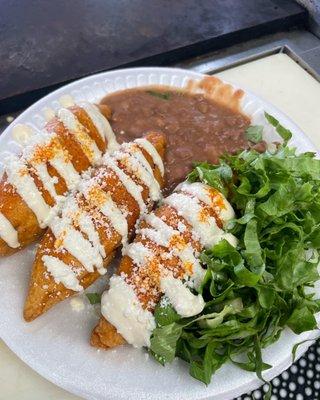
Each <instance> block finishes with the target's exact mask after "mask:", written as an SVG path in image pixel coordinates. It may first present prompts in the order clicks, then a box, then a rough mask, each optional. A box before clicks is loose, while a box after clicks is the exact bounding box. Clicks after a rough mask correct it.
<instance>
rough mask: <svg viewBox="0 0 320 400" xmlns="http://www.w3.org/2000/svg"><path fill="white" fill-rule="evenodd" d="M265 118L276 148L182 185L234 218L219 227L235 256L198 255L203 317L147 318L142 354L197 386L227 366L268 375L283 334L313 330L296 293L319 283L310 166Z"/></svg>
mask: <svg viewBox="0 0 320 400" xmlns="http://www.w3.org/2000/svg"><path fill="white" fill-rule="evenodd" d="M266 118H267V120H268V121H269V122H270V123H271V124H272V125H273V126H274V127H275V129H276V130H277V132H278V133H279V134H280V135H281V136H282V138H283V139H284V143H283V144H281V145H278V146H277V147H276V148H275V149H274V150H272V151H271V150H267V151H265V152H264V153H258V152H257V151H255V150H246V151H243V152H241V153H240V154H238V155H232V156H231V155H227V156H224V157H223V158H222V159H221V161H220V163H219V164H217V165H212V164H208V163H199V164H197V165H195V168H194V170H193V171H192V172H191V173H190V174H189V175H188V180H189V181H190V182H196V181H200V182H204V183H206V184H208V185H210V186H213V187H215V188H216V189H218V190H220V191H221V192H222V193H224V194H225V195H226V196H227V198H228V200H229V201H230V202H231V204H232V206H233V208H234V210H235V212H236V215H237V217H236V219H234V220H233V221H231V222H230V223H229V224H228V226H227V230H228V231H229V232H231V233H233V234H234V235H235V236H236V237H237V238H238V245H237V248H234V247H232V246H231V245H230V244H229V243H228V242H227V241H226V240H223V241H221V242H220V243H218V244H217V245H215V246H214V247H213V248H211V249H209V250H205V251H203V252H202V254H201V262H202V265H203V266H205V267H206V268H207V271H206V274H205V277H204V280H203V282H202V285H201V287H200V289H199V292H200V293H201V294H202V295H203V298H204V300H205V303H206V305H205V308H204V311H203V312H202V313H201V314H200V315H197V316H195V317H192V318H181V317H180V316H179V315H178V314H177V313H176V312H175V311H174V309H173V308H172V307H171V305H170V304H169V305H164V303H160V304H159V305H158V306H157V309H156V313H155V319H156V323H157V327H156V329H155V330H154V332H153V336H152V338H151V347H150V350H151V353H152V354H154V355H155V357H156V359H157V360H159V361H160V362H161V363H162V364H165V363H166V362H170V361H172V360H173V358H174V357H175V356H177V357H180V358H182V359H183V360H185V361H186V362H187V363H188V364H189V369H190V374H191V375H192V376H193V377H194V378H196V379H198V380H200V381H202V382H204V383H205V384H209V382H210V380H211V377H212V375H213V374H214V373H215V371H217V369H218V368H220V367H221V365H222V364H224V363H225V362H227V361H231V362H233V363H234V364H236V365H237V366H239V367H240V368H242V369H244V370H248V371H254V372H256V374H257V375H258V376H259V377H260V378H261V379H263V377H262V371H264V370H266V369H268V368H270V367H271V366H270V365H268V364H265V363H264V362H263V360H262V355H261V349H262V348H265V347H267V346H269V345H270V344H272V343H274V342H275V341H277V340H278V339H279V337H280V334H281V332H282V331H283V329H284V328H285V327H289V328H290V329H291V330H292V331H293V332H295V333H296V334H299V333H301V332H304V331H308V330H312V329H315V328H316V326H317V324H316V320H315V317H314V314H315V313H316V312H318V311H320V302H319V301H317V300H314V298H313V295H312V294H310V290H309V291H308V290H306V289H307V288H310V287H312V286H313V285H314V283H315V282H316V281H317V280H318V279H319V274H318V271H317V265H318V257H319V248H320V160H317V159H316V158H315V155H314V154H313V153H303V154H297V152H296V150H295V149H294V148H290V147H288V146H287V144H286V142H287V140H289V139H290V137H291V133H290V131H288V130H287V129H286V128H284V127H282V126H281V125H280V124H279V122H278V121H277V120H276V119H275V118H274V117H272V116H271V115H269V114H267V113H266ZM252 132H253V133H255V134H257V133H258V134H259V129H258V130H257V129H254V130H253V131H252ZM240 355H241V357H239V356H240ZM244 356H245V357H244ZM269 395H270V391H269V393H268V395H267V397H268V396H269Z"/></svg>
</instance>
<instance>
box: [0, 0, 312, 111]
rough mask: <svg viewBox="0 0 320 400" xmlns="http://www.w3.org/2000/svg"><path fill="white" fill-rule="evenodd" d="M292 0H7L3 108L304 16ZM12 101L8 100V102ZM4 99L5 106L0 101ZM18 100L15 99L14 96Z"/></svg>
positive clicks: (1, 17) (0, 68)
mask: <svg viewBox="0 0 320 400" xmlns="http://www.w3.org/2000/svg"><path fill="white" fill-rule="evenodd" d="M305 17H306V14H305V12H304V10H303V9H302V8H301V7H300V6H298V5H297V4H296V3H294V2H293V1H290V0H198V1H195V0H179V1H170V0H74V1H66V0H54V1H52V0H8V1H1V6H0V38H1V40H0V60H1V62H0V74H1V78H0V107H1V108H2V110H1V111H0V114H1V112H2V113H3V112H4V111H5V110H4V108H6V111H8V109H9V108H11V109H12V108H16V105H17V102H16V101H15V102H12V99H11V100H8V98H12V97H13V96H16V95H22V94H26V93H28V92H33V91H37V90H38V91H37V92H35V93H33V94H31V95H30V94H29V95H28V96H24V97H19V98H18V103H19V107H22V106H24V105H26V104H28V101H32V100H34V99H35V98H36V97H38V96H39V95H42V94H43V93H44V92H45V91H43V90H42V91H39V89H43V88H47V89H46V90H47V91H48V90H49V87H50V86H51V87H52V86H53V85H57V84H61V83H62V82H66V81H70V80H73V79H76V78H79V77H82V76H85V75H88V74H92V73H94V72H98V71H103V70H107V69H110V68H115V67H117V66H120V65H128V64H131V65H132V64H133V63H134V64H140V65H142V64H145V65H146V64H162V65H163V64H168V63H170V62H177V61H178V60H180V59H182V58H185V57H190V56H194V55H196V54H201V53H204V52H205V51H208V50H209V49H215V48H218V47H222V46H226V45H229V44H230V43H235V42H236V41H240V40H245V39H248V38H252V37H254V36H258V35H261V34H262V33H266V32H272V31H275V30H279V29H285V28H288V27H290V26H292V25H294V24H297V23H303V22H304V21H305ZM4 99H7V100H6V101H3V100H4ZM1 100H2V103H1ZM15 100H16V99H15Z"/></svg>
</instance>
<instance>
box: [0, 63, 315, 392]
mask: <svg viewBox="0 0 320 400" xmlns="http://www.w3.org/2000/svg"><path fill="white" fill-rule="evenodd" d="M160 71H161V72H167V73H169V74H172V73H174V72H178V73H183V74H185V76H186V77H187V78H189V79H192V78H195V79H199V80H200V79H201V78H203V77H204V76H206V74H202V73H199V72H195V71H192V70H187V69H183V68H174V67H134V68H121V69H115V70H112V71H104V72H100V73H97V74H93V75H89V76H87V77H84V78H81V79H79V80H76V81H73V82H71V83H68V84H66V85H63V86H61V87H60V88H58V89H56V90H54V91H52V92H50V93H48V94H47V95H46V96H44V97H42V98H41V99H39V100H38V101H36V102H35V103H33V104H32V105H30V106H29V107H28V108H27V109H26V110H24V111H23V112H22V113H21V114H20V115H19V116H18V117H17V118H16V119H15V120H14V121H13V123H11V124H10V125H9V126H8V127H7V128H6V129H5V130H4V131H3V133H2V135H1V137H0V142H3V141H6V140H7V136H9V134H10V131H11V129H12V128H13V126H15V125H16V124H18V123H21V121H23V120H24V119H25V118H26V117H28V115H30V114H32V112H33V111H34V110H35V109H37V108H40V107H41V106H42V107H45V106H46V105H47V104H48V102H49V101H50V100H51V99H53V98H55V97H58V96H59V95H60V94H62V93H64V92H65V91H66V90H69V89H70V91H71V90H72V89H74V88H77V86H80V85H85V84H86V83H89V82H90V81H93V80H95V79H97V80H100V79H103V78H109V77H110V78H112V76H113V75H115V76H117V75H119V74H120V75H122V74H124V75H125V74H130V73H137V72H141V73H146V72H148V73H157V72H160ZM209 76H210V75H209ZM219 79H220V78H219ZM222 82H224V83H227V84H230V85H231V86H232V87H233V88H236V89H238V88H239V86H238V85H236V84H234V83H233V82H232V81H225V80H222ZM143 86H145V85H143ZM134 87H139V85H138V86H134ZM172 87H174V86H173V85H172ZM241 89H242V90H243V91H244V92H245V93H247V94H248V95H249V96H251V97H252V98H254V99H256V100H257V101H259V102H261V103H263V106H264V107H265V108H266V109H267V110H272V112H273V113H274V114H276V116H277V118H279V119H280V120H282V119H284V120H285V121H286V122H285V123H286V125H287V126H288V127H289V129H291V130H293V131H294V132H295V133H296V134H297V135H299V136H301V138H302V139H303V141H304V142H305V143H306V144H307V145H308V146H309V147H311V148H313V149H314V151H315V152H316V153H317V154H318V155H319V152H318V150H317V148H316V146H315V145H314V144H313V143H312V141H311V140H310V139H309V137H307V136H306V134H305V133H304V132H303V131H302V129H301V128H300V127H299V126H298V125H297V124H296V123H295V122H294V121H293V120H292V119H291V118H290V117H288V116H287V115H286V114H285V113H284V112H282V111H281V110H280V109H278V108H277V107H276V106H274V105H273V104H272V103H270V102H269V101H268V100H266V99H264V98H263V97H262V96H258V95H256V94H255V93H254V92H252V91H251V90H249V89H247V88H246V87H241ZM107 93H112V92H111V91H110V92H107V91H106V94H107ZM4 336H5V335H4V334H2V333H1V332H0V338H2V340H3V341H4V343H5V344H6V345H7V346H8V347H9V348H10V350H11V351H13V353H15V354H16V355H17V356H18V357H19V358H20V359H21V360H22V361H23V362H24V363H25V364H27V365H28V366H29V367H30V368H32V369H33V370H34V371H35V372H37V373H38V374H39V375H41V376H42V377H44V378H45V379H47V380H48V381H50V382H52V383H54V384H55V385H57V386H58V387H60V388H62V389H64V390H66V391H68V392H70V393H73V394H76V395H78V396H81V397H83V395H84V394H83V392H81V389H79V388H78V387H77V386H76V385H73V384H72V382H69V383H66V382H64V381H61V380H59V377H56V376H55V374H54V373H53V374H49V373H47V371H42V370H41V368H42V364H41V363H40V362H39V361H34V360H32V359H29V358H28V357H27V356H25V355H24V354H23V352H20V351H19V346H17V347H16V346H15V344H14V339H12V340H11V339H10V338H9V337H6V339H4ZM306 336H307V337H306V338H307V339H308V340H309V339H310V340H312V339H316V337H317V336H318V335H316V336H315V333H314V331H310V332H307V334H306ZM312 343H313V342H307V343H304V344H302V345H301V346H300V347H299V349H298V351H297V356H296V360H297V359H298V358H299V357H301V356H302V355H303V354H304V352H305V351H306V350H307V349H308V348H309V347H310V346H311V345H312ZM290 365H292V359H291V357H286V358H285V359H283V360H282V361H281V362H280V363H279V364H277V365H276V366H273V368H272V369H271V371H267V372H266V373H265V374H264V376H265V377H266V379H268V380H271V379H273V378H274V377H275V376H278V375H279V374H281V373H282V372H283V371H284V370H286V369H287V368H288V367H289V366H290ZM272 370H276V371H274V373H271V372H272ZM190 379H191V378H190ZM261 385H262V382H261V381H260V380H259V379H258V378H257V377H256V376H254V375H252V379H251V381H250V384H247V383H245V384H243V385H239V386H238V387H237V388H236V389H235V388H231V389H230V390H228V391H227V392H224V394H223V397H219V398H221V399H222V398H223V399H232V398H233V397H237V396H240V395H241V394H244V393H246V392H249V391H253V390H255V389H257V388H258V387H260V386H261ZM249 386H250V387H249ZM219 396H221V395H219ZM230 396H231V397H230ZM86 398H90V399H93V398H95V399H98V397H92V396H90V397H86ZM119 398H120V397H119ZM210 398H216V397H215V395H214V394H213V393H208V396H206V397H201V400H205V399H210ZM198 399H199V400H200V397H199V398H198Z"/></svg>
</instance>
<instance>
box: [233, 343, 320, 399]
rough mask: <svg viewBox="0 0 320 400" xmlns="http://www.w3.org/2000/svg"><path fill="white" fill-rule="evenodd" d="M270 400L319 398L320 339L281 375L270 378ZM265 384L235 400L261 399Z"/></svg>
mask: <svg viewBox="0 0 320 400" xmlns="http://www.w3.org/2000/svg"><path fill="white" fill-rule="evenodd" d="M271 384H272V396H271V400H281V399H286V400H288V399H292V400H319V399H320V340H318V341H317V342H316V343H315V344H314V345H312V346H311V347H310V348H309V350H308V351H307V352H306V353H305V354H304V355H303V356H302V357H301V358H300V359H299V360H297V361H296V362H295V363H294V364H293V365H292V366H291V367H290V368H288V369H287V370H286V371H284V372H282V374H281V375H279V376H277V377H276V378H274V379H272V381H271ZM267 390H268V386H267V385H263V386H261V388H260V389H257V390H254V391H253V392H250V393H247V394H245V395H243V396H241V397H238V398H237V399H235V400H259V399H263V395H264V393H265V392H266V391H267Z"/></svg>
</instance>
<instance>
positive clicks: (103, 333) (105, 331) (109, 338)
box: [90, 204, 213, 349]
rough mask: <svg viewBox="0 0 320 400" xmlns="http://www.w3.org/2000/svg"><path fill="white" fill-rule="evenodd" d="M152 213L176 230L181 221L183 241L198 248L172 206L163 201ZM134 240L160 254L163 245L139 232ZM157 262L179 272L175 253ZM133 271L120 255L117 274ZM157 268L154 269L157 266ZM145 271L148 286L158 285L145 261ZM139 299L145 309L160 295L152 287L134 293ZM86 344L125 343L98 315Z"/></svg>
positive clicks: (124, 257)
mask: <svg viewBox="0 0 320 400" xmlns="http://www.w3.org/2000/svg"><path fill="white" fill-rule="evenodd" d="M208 212H210V213H213V210H210V209H209V208H208ZM154 214H155V215H156V216H158V217H160V218H162V219H163V220H165V221H166V223H167V224H168V225H170V226H171V227H172V228H174V229H178V224H179V221H181V222H183V224H184V225H185V226H187V228H188V229H186V230H185V231H184V233H183V236H184V240H185V242H187V243H191V244H192V247H193V248H194V249H196V250H197V251H200V250H201V246H200V243H199V242H197V241H195V240H194V239H193V237H192V229H191V226H190V225H189V224H188V222H187V221H186V220H185V219H183V217H181V216H179V215H178V214H177V212H176V210H174V209H173V208H171V207H170V206H168V205H166V204H163V205H161V206H160V207H159V208H157V209H156V210H155V211H154ZM147 226H148V225H147V223H146V221H144V220H142V221H141V222H140V227H141V228H145V227H147ZM134 241H135V242H140V243H142V244H144V245H147V247H150V248H152V252H153V254H155V255H158V256H159V257H161V253H162V252H163V251H164V248H162V246H160V245H157V244H155V243H153V242H152V241H151V240H150V239H147V238H145V237H142V236H141V235H139V234H137V235H136V237H135V239H134ZM161 263H162V265H163V266H165V268H166V269H167V270H171V271H172V273H174V274H178V273H179V272H178V271H177V270H176V266H177V265H178V264H179V259H178V258H177V257H176V256H172V255H171V257H170V258H168V259H165V258H161ZM133 270H134V263H133V260H132V259H131V258H130V257H128V256H126V255H125V256H123V257H122V259H121V262H120V265H119V270H118V273H119V274H121V273H124V274H125V275H126V276H127V277H128V279H129V280H130V279H131V276H132V272H133ZM157 270H158V269H157ZM180 272H181V273H182V274H183V273H184V271H183V270H182V269H181V271H180ZM145 273H147V278H148V281H149V285H150V286H151V287H157V286H158V285H159V282H158V279H159V276H158V274H155V275H153V274H152V263H151V262H149V265H148V270H147V271H145ZM144 278H145V275H143V273H141V275H139V282H140V283H141V282H142V281H143V279H144ZM136 294H137V296H138V298H139V301H140V302H141V304H142V306H143V307H144V308H147V309H149V307H148V304H150V300H151V301H152V303H153V304H157V303H158V301H159V300H160V297H161V294H160V292H159V293H158V294H157V291H153V290H146V291H143V292H141V293H139V294H138V293H136ZM150 311H153V309H150ZM90 343H91V345H92V346H94V347H101V348H104V349H110V348H112V347H116V346H118V345H120V344H123V343H125V340H124V338H123V337H122V336H121V335H120V334H119V333H118V332H117V330H116V328H115V327H114V326H113V325H112V324H110V323H109V322H108V321H107V320H106V319H105V318H104V317H103V316H101V318H100V320H99V322H98V325H97V326H96V327H95V328H94V330H93V332H92V335H91V340H90Z"/></svg>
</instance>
